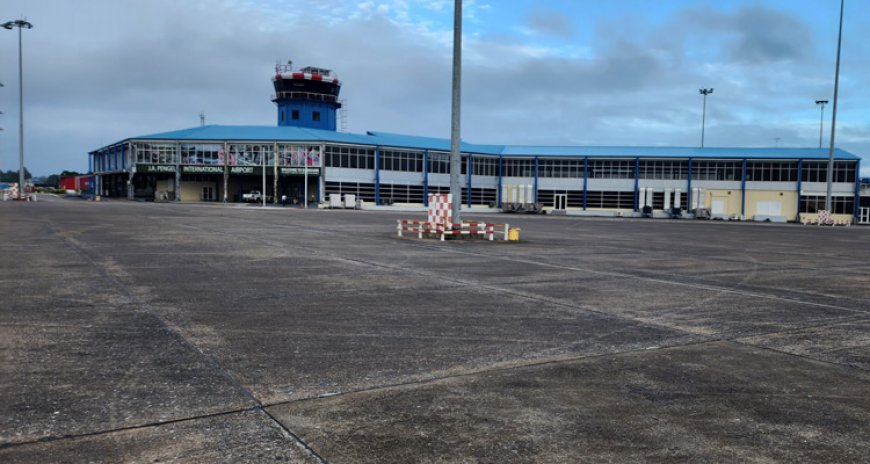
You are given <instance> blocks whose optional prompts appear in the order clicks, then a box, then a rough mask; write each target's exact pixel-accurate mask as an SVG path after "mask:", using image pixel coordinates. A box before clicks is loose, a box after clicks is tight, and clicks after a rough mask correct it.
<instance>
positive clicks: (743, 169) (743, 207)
mask: <svg viewBox="0 0 870 464" xmlns="http://www.w3.org/2000/svg"><path fill="white" fill-rule="evenodd" d="M740 171H741V173H740V220H741V221H742V220H743V218H744V217H746V158H743V161H742V163H741V166H740Z"/></svg>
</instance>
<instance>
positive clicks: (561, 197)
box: [553, 193, 568, 210]
mask: <svg viewBox="0 0 870 464" xmlns="http://www.w3.org/2000/svg"><path fill="white" fill-rule="evenodd" d="M567 207H568V195H566V194H564V193H557V194H555V195H553V209H557V210H564V209H566V208H567Z"/></svg>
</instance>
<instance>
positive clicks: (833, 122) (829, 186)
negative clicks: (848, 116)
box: [825, 0, 844, 212]
mask: <svg viewBox="0 0 870 464" xmlns="http://www.w3.org/2000/svg"><path fill="white" fill-rule="evenodd" d="M843 4H844V0H840V32H839V35H838V36H837V67H836V70H835V71H834V108H833V109H832V111H831V148H830V149H829V150H828V175H827V178H828V182H827V188H826V189H825V209H826V210H827V211H829V212H830V211H831V207H832V206H833V205H832V202H831V195H832V189H833V182H834V135H835V134H836V132H837V94H838V93H839V90H840V48H841V45H842V44H843Z"/></svg>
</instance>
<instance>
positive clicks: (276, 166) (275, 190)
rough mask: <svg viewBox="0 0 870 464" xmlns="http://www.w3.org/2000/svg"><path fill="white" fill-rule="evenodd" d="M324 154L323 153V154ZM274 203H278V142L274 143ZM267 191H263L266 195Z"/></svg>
mask: <svg viewBox="0 0 870 464" xmlns="http://www.w3.org/2000/svg"><path fill="white" fill-rule="evenodd" d="M321 156H322V155H321ZM272 175H273V176H274V178H273V179H272V204H273V205H276V204H278V200H279V198H278V197H279V195H278V142H273V143H272ZM265 194H266V192H263V195H265Z"/></svg>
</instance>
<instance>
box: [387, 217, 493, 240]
mask: <svg viewBox="0 0 870 464" xmlns="http://www.w3.org/2000/svg"><path fill="white" fill-rule="evenodd" d="M449 225H450V227H447V226H448V223H440V224H439V223H433V222H431V221H414V220H408V219H397V220H396V233H397V234H398V236H399V237H403V236H404V235H403V232H412V233H415V234H416V235H417V238H420V239H422V238H423V236H424V235H434V236H436V237H438V238H439V239H440V240H441V241H442V242H443V241H444V238H445V237H447V236H458V235H470V236H482V237H483V238H486V239H488V240H490V241H492V240H494V239H495V234H496V233H502V234H504V240H507V239H508V229H509V226H508V225H507V224H494V223H488V222H471V221H469V222H463V223H462V224H449ZM496 227H498V228H499V230H498V232H496Z"/></svg>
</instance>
